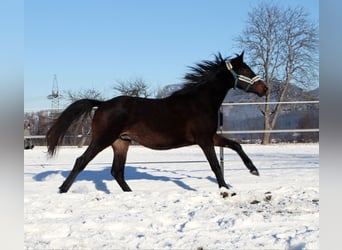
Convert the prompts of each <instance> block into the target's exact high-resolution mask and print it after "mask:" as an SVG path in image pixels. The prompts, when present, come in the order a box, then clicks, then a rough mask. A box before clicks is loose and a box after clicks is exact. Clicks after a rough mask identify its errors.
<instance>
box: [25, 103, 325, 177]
mask: <svg viewBox="0 0 342 250" xmlns="http://www.w3.org/2000/svg"><path fill="white" fill-rule="evenodd" d="M266 104H269V105H278V104H281V105H307V104H313V105H317V104H319V101H288V102H244V103H223V104H222V106H221V109H220V116H219V118H220V120H219V128H218V133H219V134H223V135H237V134H240V135H241V134H263V133H271V134H274V133H293V134H296V133H318V132H319V128H294V129H273V130H264V129H252V130H251V129H247V130H231V129H228V130H227V129H224V125H225V124H224V109H225V107H234V106H247V105H266ZM317 110H318V109H317ZM304 111H305V110H304ZM68 137H74V138H83V137H85V135H80V134H79V135H73V136H68ZM44 138H45V135H26V136H24V139H44ZM220 164H221V167H222V171H223V168H224V149H223V147H221V148H220Z"/></svg>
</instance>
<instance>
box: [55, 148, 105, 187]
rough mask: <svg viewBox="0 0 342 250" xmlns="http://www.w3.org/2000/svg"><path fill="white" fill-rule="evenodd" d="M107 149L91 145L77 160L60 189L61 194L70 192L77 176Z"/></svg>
mask: <svg viewBox="0 0 342 250" xmlns="http://www.w3.org/2000/svg"><path fill="white" fill-rule="evenodd" d="M104 148H105V147H100V146H98V145H96V144H95V143H93V142H92V143H90V145H89V147H88V148H87V150H86V151H85V152H84V153H83V154H82V155H81V156H80V157H78V158H77V159H76V162H75V165H74V167H73V169H72V170H71V172H70V174H69V176H68V177H67V178H66V180H65V181H64V182H63V184H62V185H61V186H60V187H59V192H60V193H66V192H68V190H69V188H70V187H71V185H72V183H73V182H74V181H75V179H76V177H77V175H78V174H79V173H80V172H81V171H82V170H83V169H84V168H85V167H86V166H87V164H88V163H89V162H90V161H91V160H92V159H94V157H95V156H96V155H97V154H98V153H99V152H100V151H102V150H103V149H104Z"/></svg>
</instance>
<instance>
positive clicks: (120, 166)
mask: <svg viewBox="0 0 342 250" xmlns="http://www.w3.org/2000/svg"><path fill="white" fill-rule="evenodd" d="M129 144H130V141H129V140H124V139H117V140H116V141H115V142H114V143H113V144H112V148H113V151H114V159H113V165H112V171H111V173H112V175H113V177H114V178H115V180H116V181H117V183H118V184H119V185H120V187H121V189H122V190H123V191H125V192H129V191H132V190H131V189H130V187H129V186H128V184H127V183H126V181H125V163H126V156H127V151H128V147H129Z"/></svg>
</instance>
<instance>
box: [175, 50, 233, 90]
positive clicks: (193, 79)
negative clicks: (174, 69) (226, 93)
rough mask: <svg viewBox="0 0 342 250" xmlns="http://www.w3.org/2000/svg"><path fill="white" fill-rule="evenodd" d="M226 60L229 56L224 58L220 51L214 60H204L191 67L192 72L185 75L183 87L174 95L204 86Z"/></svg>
mask: <svg viewBox="0 0 342 250" xmlns="http://www.w3.org/2000/svg"><path fill="white" fill-rule="evenodd" d="M226 60H227V58H223V57H222V55H221V53H218V54H217V55H215V59H214V60H213V61H209V60H204V61H202V62H200V63H197V64H196V66H193V67H189V68H190V69H191V72H190V73H187V74H186V75H185V76H184V80H185V82H184V84H183V87H182V88H181V89H179V90H177V91H175V92H174V93H172V95H182V94H187V93H189V92H192V91H196V90H198V89H199V88H202V87H203V86H204V85H206V83H208V80H210V79H211V78H212V77H214V76H215V75H216V73H217V72H218V69H219V68H220V67H221V66H222V65H223V64H225V61H226Z"/></svg>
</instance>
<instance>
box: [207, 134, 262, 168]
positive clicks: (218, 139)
mask: <svg viewBox="0 0 342 250" xmlns="http://www.w3.org/2000/svg"><path fill="white" fill-rule="evenodd" d="M213 139H214V144H215V146H219V147H228V148H230V149H232V150H234V151H235V152H236V153H238V155H239V156H240V157H241V159H242V161H243V162H244V164H245V165H246V167H247V168H248V169H249V172H250V173H251V174H253V175H259V171H258V169H257V168H256V167H255V166H254V164H253V162H252V160H251V159H249V157H248V156H247V155H246V153H245V151H243V149H242V147H241V145H240V144H239V143H237V142H235V141H233V140H229V139H227V138H225V137H223V136H220V135H218V134H215V135H214V138H213Z"/></svg>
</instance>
